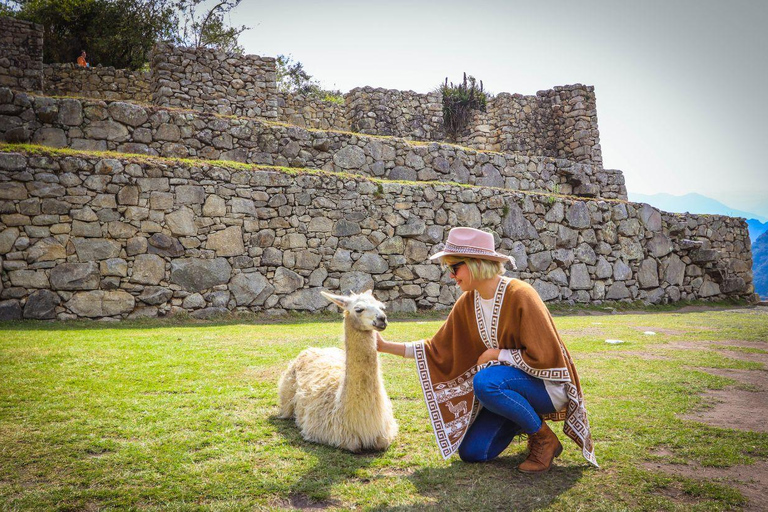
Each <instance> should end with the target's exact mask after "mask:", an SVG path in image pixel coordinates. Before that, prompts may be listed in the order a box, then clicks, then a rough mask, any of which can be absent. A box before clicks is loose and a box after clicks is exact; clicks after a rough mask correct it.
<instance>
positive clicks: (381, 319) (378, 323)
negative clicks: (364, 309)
mask: <svg viewBox="0 0 768 512" xmlns="http://www.w3.org/2000/svg"><path fill="white" fill-rule="evenodd" d="M373 327H374V328H375V329H376V330H377V331H383V330H384V329H386V328H387V317H386V316H384V315H379V316H377V317H376V320H374V321H373Z"/></svg>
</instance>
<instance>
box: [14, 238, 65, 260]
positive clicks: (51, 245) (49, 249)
mask: <svg viewBox="0 0 768 512" xmlns="http://www.w3.org/2000/svg"><path fill="white" fill-rule="evenodd" d="M1 253H2V251H0V254H1ZM66 257H67V251H66V249H65V248H64V246H63V245H61V244H60V243H59V241H58V240H56V239H55V238H53V237H47V238H43V239H42V240H40V241H39V242H37V243H36V244H35V245H33V246H32V247H31V248H30V249H29V250H28V251H27V261H28V262H30V263H35V262H40V261H55V260H59V259H65V258H66Z"/></svg>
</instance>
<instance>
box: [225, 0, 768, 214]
mask: <svg viewBox="0 0 768 512" xmlns="http://www.w3.org/2000/svg"><path fill="white" fill-rule="evenodd" d="M231 22H232V23H233V24H245V25H248V26H251V27H254V28H253V30H250V31H248V32H246V33H244V34H243V35H242V36H241V43H242V44H243V45H244V47H245V49H246V52H247V53H255V54H259V55H268V56H275V55H277V54H281V53H282V54H291V55H292V56H293V57H294V59H296V60H299V61H301V62H303V63H304V66H305V68H306V69H307V70H308V71H309V73H311V74H312V75H314V77H315V78H316V79H318V80H320V81H321V83H322V84H323V85H324V86H325V87H328V88H337V89H341V90H342V91H344V92H346V91H348V90H349V89H351V88H353V87H358V86H365V85H371V86H375V87H386V88H392V89H403V90H405V89H410V90H414V91H417V92H427V91H429V90H431V89H434V88H435V87H436V86H437V85H438V84H440V83H441V82H442V81H443V80H444V79H445V77H446V76H447V77H448V78H449V80H452V81H457V80H458V79H460V77H461V74H462V72H464V71H466V72H467V73H469V74H472V75H474V76H476V77H478V78H480V79H482V80H483V82H484V84H485V86H486V88H487V89H489V90H491V91H492V92H495V93H498V92H518V93H522V94H534V93H535V92H536V91H537V90H541V89H549V88H551V87H553V86H555V85H565V84H574V83H583V84H590V85H594V86H595V92H596V95H597V114H598V122H599V127H600V136H601V144H602V149H603V160H604V164H605V166H606V167H607V168H615V169H621V170H622V171H624V175H625V178H626V182H627V188H628V189H629V190H630V191H633V192H641V193H656V192H668V193H671V194H677V195H681V194H684V193H688V192H698V193H700V194H704V195H707V196H710V197H713V198H715V199H718V200H720V201H722V202H724V203H726V204H728V205H730V206H732V207H734V208H738V209H740V210H746V211H751V212H754V213H758V214H762V215H764V216H768V179H766V174H767V173H766V170H767V169H766V168H767V167H768V165H767V164H766V158H765V154H764V153H765V150H766V147H768V127H767V125H766V123H768V104H767V102H768V99H767V98H766V94H765V92H764V90H765V85H766V83H768V57H767V56H766V50H767V49H768V1H763V0H732V1H728V2H725V1H713V0H707V1H702V0H696V1H693V0H691V1H688V0H686V1H678V0H666V1H634V2H624V1H617V0H600V1H598V0H581V1H576V2H574V1H544V2H537V1H530V2H519V1H493V0H490V1H485V2H471V1H461V2H454V1H439V2H437V1H436V2H429V1H423V2H419V1H408V2H405V1H390V0H385V1H378V2H365V1H354V2H352V1H324V2H312V1H304V0H296V1H284V2H275V1H269V2H267V1H260V0H244V1H243V3H242V4H241V5H240V7H238V8H237V9H236V10H235V11H234V13H233V15H232V16H231Z"/></svg>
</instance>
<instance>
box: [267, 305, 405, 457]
mask: <svg viewBox="0 0 768 512" xmlns="http://www.w3.org/2000/svg"><path fill="white" fill-rule="evenodd" d="M320 293H322V294H323V296H324V297H325V298H327V299H328V300H330V301H331V302H333V303H335V304H336V305H337V306H339V307H340V308H341V309H342V310H343V311H344V346H345V349H346V351H343V350H341V349H338V348H308V349H306V350H304V351H302V352H301V353H300V354H299V355H298V356H297V357H296V359H294V360H293V361H291V364H290V365H289V366H288V369H287V370H286V371H285V373H283V375H282V376H281V377H280V381H279V382H278V385H277V386H278V394H279V397H280V417H281V418H290V417H291V416H295V417H296V425H298V427H299V429H300V430H301V435H302V437H304V439H306V440H307V441H312V442H315V443H322V444H327V445H331V446H336V447H339V448H343V449H345V450H349V451H351V452H359V451H362V450H384V449H386V448H387V447H388V446H389V445H390V443H391V442H392V440H393V439H394V438H395V435H396V434H397V422H396V421H395V418H394V416H393V415H392V403H391V402H390V401H389V397H388V396H387V392H386V390H385V389H384V382H383V381H382V379H381V372H380V370H379V355H378V353H377V352H376V331H383V330H384V329H385V328H386V327H387V317H386V315H385V314H384V311H383V309H384V305H383V304H382V303H381V302H379V301H377V300H376V299H375V298H374V297H373V294H372V292H371V290H369V291H367V292H365V293H362V294H359V295H351V296H349V297H344V296H340V295H332V294H330V293H327V292H320Z"/></svg>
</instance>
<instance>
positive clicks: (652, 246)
mask: <svg viewBox="0 0 768 512" xmlns="http://www.w3.org/2000/svg"><path fill="white" fill-rule="evenodd" d="M645 247H646V249H647V250H648V254H650V255H651V256H653V257H654V258H661V257H662V256H666V255H667V254H669V253H671V252H672V243H671V242H670V241H669V238H667V237H666V236H665V235H663V234H662V233H656V234H655V235H653V238H651V239H650V240H648V241H647V242H646V245H645Z"/></svg>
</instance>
